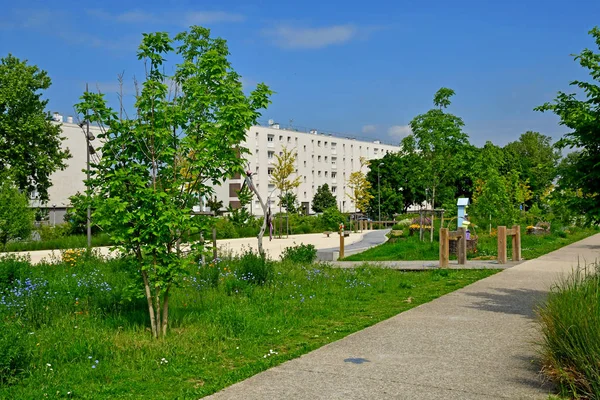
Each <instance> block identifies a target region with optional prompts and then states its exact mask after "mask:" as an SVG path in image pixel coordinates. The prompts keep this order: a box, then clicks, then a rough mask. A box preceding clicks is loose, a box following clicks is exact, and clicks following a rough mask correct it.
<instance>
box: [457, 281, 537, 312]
mask: <svg viewBox="0 0 600 400" xmlns="http://www.w3.org/2000/svg"><path fill="white" fill-rule="evenodd" d="M547 293H548V292H546V291H542V290H533V289H506V288H491V289H490V291H489V292H475V293H469V292H467V293H465V294H466V295H467V296H472V297H476V298H478V299H480V300H479V301H476V302H474V303H472V304H470V305H468V306H467V307H470V308H475V309H478V310H484V311H490V312H496V313H503V314H512V315H522V316H525V317H527V318H530V319H535V318H536V313H535V309H536V307H537V306H538V305H539V304H540V303H541V302H542V301H543V300H544V299H545V298H546V295H547Z"/></svg>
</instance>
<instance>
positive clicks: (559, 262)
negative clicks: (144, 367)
mask: <svg viewBox="0 0 600 400" xmlns="http://www.w3.org/2000/svg"><path fill="white" fill-rule="evenodd" d="M599 257H600V234H598V235H595V236H592V237H590V238H587V239H584V240H582V241H580V242H577V243H575V244H572V245H570V246H567V247H564V248H562V249H560V250H557V251H555V252H552V253H550V254H547V255H545V256H542V257H540V258H537V259H534V260H530V261H526V262H523V263H522V264H519V265H516V266H514V267H512V268H509V269H506V270H504V271H502V272H500V273H498V274H496V275H494V276H491V277H489V278H486V279H483V280H481V281H478V282H475V283H474V284H472V285H469V286H467V287H465V288H463V289H461V290H458V291H456V292H453V293H450V294H448V295H446V296H443V297H440V298H438V299H436V300H434V301H432V302H430V303H427V304H423V305H421V306H419V307H416V308H414V309H412V310H409V311H407V312H404V313H401V314H399V315H397V316H395V317H392V318H390V319H388V320H386V321H383V322H380V323H379V324H377V325H374V326H372V327H370V328H367V329H365V330H362V331H360V332H357V333H355V334H352V335H350V336H348V337H346V338H344V339H341V340H339V341H337V342H334V343H331V344H329V345H326V346H324V347H322V348H320V349H318V350H315V351H313V352H311V353H309V354H306V355H304V356H302V357H300V358H298V359H295V360H291V361H288V362H286V363H284V364H282V365H280V366H278V367H275V368H272V369H270V370H267V371H265V372H263V373H260V374H258V375H256V376H254V377H252V378H250V379H247V380H246V381H243V382H240V383H238V384H235V385H233V386H231V387H229V388H226V389H224V390H223V391H221V392H219V393H217V394H215V395H213V396H210V397H209V398H211V399H215V400H217V399H311V400H314V399H411V400H418V399H427V400H431V399H482V400H483V399H489V400H491V399H540V400H541V399H544V400H547V398H548V393H550V392H551V389H552V388H551V387H550V385H549V384H547V383H546V384H545V383H544V382H543V380H542V378H541V377H540V375H539V370H540V366H539V362H538V356H537V353H536V350H537V348H536V345H535V342H538V341H539V340H540V336H539V332H538V330H537V325H536V320H535V309H536V307H537V305H538V304H539V303H540V302H541V301H543V299H544V298H545V295H546V294H547V292H548V289H549V288H550V286H551V285H552V283H553V282H555V280H556V279H557V278H558V277H559V276H560V275H561V274H566V273H568V272H569V271H571V269H572V268H573V267H576V266H577V264H578V263H581V264H583V263H584V262H588V263H591V262H594V261H595V260H596V259H598V258H599Z"/></svg>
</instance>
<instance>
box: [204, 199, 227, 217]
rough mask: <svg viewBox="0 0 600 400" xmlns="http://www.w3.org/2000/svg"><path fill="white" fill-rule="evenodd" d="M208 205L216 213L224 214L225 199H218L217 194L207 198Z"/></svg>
mask: <svg viewBox="0 0 600 400" xmlns="http://www.w3.org/2000/svg"><path fill="white" fill-rule="evenodd" d="M206 206H207V207H208V208H209V209H210V211H212V212H213V213H214V214H215V215H220V214H222V211H221V209H222V208H223V200H217V196H215V197H209V198H208V200H206Z"/></svg>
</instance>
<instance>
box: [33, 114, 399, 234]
mask: <svg viewBox="0 0 600 400" xmlns="http://www.w3.org/2000/svg"><path fill="white" fill-rule="evenodd" d="M55 118H56V119H57V123H61V124H62V126H61V128H62V135H63V136H64V137H65V138H66V139H65V140H64V141H63V146H64V147H66V148H68V149H69V150H70V152H71V156H72V157H71V158H70V159H68V160H66V164H67V168H66V169H65V170H63V171H56V172H55V173H54V174H53V175H52V177H51V182H52V186H51V187H50V189H49V190H48V194H49V200H48V202H46V203H44V204H41V203H39V202H37V201H36V200H32V206H33V207H40V208H43V209H46V210H48V221H49V223H50V224H55V223H56V224H59V223H62V222H63V220H64V215H65V212H66V210H67V209H68V207H69V206H70V200H69V197H70V196H73V195H74V194H76V193H85V189H86V187H85V178H86V174H85V169H86V165H87V152H86V151H87V150H86V138H85V127H83V128H82V127H80V126H79V125H78V124H75V123H73V121H72V118H70V117H69V118H68V119H67V122H62V117H61V116H58V117H55ZM90 133H91V136H98V134H99V133H100V130H99V128H97V127H93V126H91V127H90ZM90 144H91V150H92V152H97V151H99V150H98V147H99V145H100V144H99V142H98V140H95V141H92V142H90ZM242 146H243V147H245V148H247V149H248V150H249V151H250V154H246V155H245V159H246V162H247V167H246V169H247V170H249V171H252V172H253V173H254V174H255V175H254V176H253V180H254V183H255V185H256V187H257V189H258V190H259V193H260V195H261V197H262V198H263V200H265V201H266V199H268V198H270V204H271V208H272V211H273V212H275V211H276V209H277V208H278V207H277V204H278V199H277V196H278V195H279V193H278V192H277V190H276V189H275V186H274V184H273V183H272V182H271V179H270V175H271V174H272V172H273V170H274V168H275V163H276V157H275V156H276V155H281V153H282V150H283V148H284V147H286V148H287V149H289V150H293V151H294V152H296V154H297V157H296V162H295V170H294V173H293V174H292V176H291V178H292V179H293V178H294V177H296V176H298V177H300V186H299V187H298V188H297V189H296V190H295V194H296V196H297V199H298V202H299V205H300V206H301V207H303V208H305V209H306V210H308V212H309V213H312V209H311V206H312V200H313V197H314V195H315V193H316V191H317V188H318V187H319V186H321V185H323V184H325V183H326V184H328V185H329V189H330V190H331V192H332V193H333V195H334V196H335V197H336V199H337V202H338V207H339V209H340V210H342V211H344V212H352V211H355V207H354V204H353V202H352V200H351V199H350V198H349V196H348V194H347V192H348V191H349V189H348V188H347V182H348V179H349V178H350V174H351V173H352V172H354V171H357V170H359V169H360V168H361V157H364V158H365V159H367V160H375V159H379V158H382V157H383V156H384V155H385V154H387V153H390V152H397V151H399V150H400V147H398V146H391V145H386V144H382V143H380V142H379V141H372V142H369V141H361V140H357V139H352V138H342V137H337V136H333V135H331V134H324V133H319V132H317V131H316V130H312V131H310V132H308V133H307V132H298V131H295V130H288V129H280V127H279V125H278V124H271V125H270V126H252V127H251V128H250V129H249V130H248V132H247V135H246V140H245V141H244V142H243V143H242ZM95 157H97V155H92V162H94V160H95ZM363 171H364V172H366V171H367V167H363ZM243 182H244V180H243V177H241V176H240V177H235V178H232V179H227V180H226V181H225V182H224V183H223V184H222V185H220V186H215V187H214V188H213V189H214V193H215V195H216V197H217V199H219V200H222V201H223V205H224V207H227V206H229V205H231V206H232V207H234V208H236V207H239V200H238V198H237V191H238V190H240V189H241V187H242V184H243ZM248 207H249V209H250V210H251V213H252V214H253V215H262V207H261V206H260V203H259V202H258V200H257V199H256V198H254V199H253V200H252V204H251V205H249V206H248ZM200 208H201V209H202V211H209V210H208V209H207V207H206V205H205V204H202V205H201V206H200Z"/></svg>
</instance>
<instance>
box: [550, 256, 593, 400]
mask: <svg viewBox="0 0 600 400" xmlns="http://www.w3.org/2000/svg"><path fill="white" fill-rule="evenodd" d="M589 268H590V267H586V268H584V269H580V268H578V269H577V270H576V271H574V272H573V273H571V275H569V276H568V277H567V278H566V279H563V280H561V281H560V282H559V283H558V284H557V285H556V286H554V287H553V288H552V290H551V292H550V294H549V296H548V299H547V301H546V303H545V304H544V306H543V307H542V308H541V309H540V310H539V316H540V320H541V326H542V334H543V343H542V353H543V362H544V367H543V371H544V373H545V374H546V375H547V376H548V377H549V378H551V379H552V380H553V381H554V382H555V383H556V384H557V386H558V388H559V390H560V391H561V394H562V395H564V396H568V397H569V398H587V399H599V398H600V267H599V266H598V265H595V266H594V267H592V268H593V269H594V270H593V272H592V271H590V270H589Z"/></svg>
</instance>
